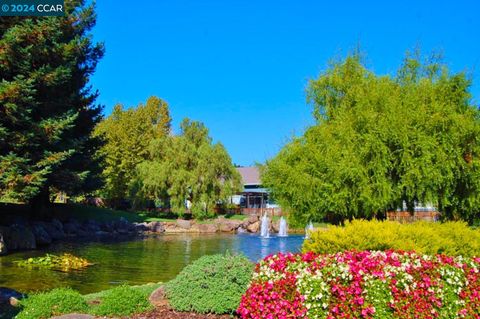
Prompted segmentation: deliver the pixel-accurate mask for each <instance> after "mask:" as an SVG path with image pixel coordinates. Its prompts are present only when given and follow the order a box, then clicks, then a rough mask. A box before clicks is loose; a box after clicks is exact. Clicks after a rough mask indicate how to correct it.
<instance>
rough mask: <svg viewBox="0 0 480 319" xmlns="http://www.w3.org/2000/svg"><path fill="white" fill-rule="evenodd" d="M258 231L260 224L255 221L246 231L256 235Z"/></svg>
mask: <svg viewBox="0 0 480 319" xmlns="http://www.w3.org/2000/svg"><path fill="white" fill-rule="evenodd" d="M259 229H260V222H259V221H256V222H254V223H253V224H250V225H248V226H247V230H248V231H249V232H251V233H256V232H258V230H259Z"/></svg>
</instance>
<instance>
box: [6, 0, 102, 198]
mask: <svg viewBox="0 0 480 319" xmlns="http://www.w3.org/2000/svg"><path fill="white" fill-rule="evenodd" d="M65 9H66V14H65V16H64V17H2V18H0V79H1V80H0V201H15V202H30V203H32V204H33V206H34V207H37V206H38V205H41V206H44V205H46V204H48V203H49V197H50V194H51V192H52V191H63V192H66V193H67V194H76V193H81V192H88V191H91V190H93V189H95V188H97V187H98V186H99V181H100V180H99V179H98V172H99V165H98V160H96V159H95V152H96V150H97V149H98V147H99V146H100V143H101V140H100V139H99V138H98V137H97V138H93V137H92V134H91V133H92V130H93V128H94V127H95V125H96V124H97V123H98V122H99V120H100V118H101V107H100V106H98V105H96V104H95V99H96V97H97V93H96V92H94V91H92V89H91V87H90V86H89V84H88V82H89V78H90V76H91V75H92V73H93V72H94V70H95V67H96V65H97V62H98V61H99V59H100V58H101V57H102V56H103V53H104V48H103V44H101V43H94V42H93V40H92V36H91V34H90V33H89V32H90V30H91V29H92V27H93V26H94V25H95V22H96V15H95V11H94V4H90V5H88V6H87V5H85V3H84V1H83V0H66V1H65Z"/></svg>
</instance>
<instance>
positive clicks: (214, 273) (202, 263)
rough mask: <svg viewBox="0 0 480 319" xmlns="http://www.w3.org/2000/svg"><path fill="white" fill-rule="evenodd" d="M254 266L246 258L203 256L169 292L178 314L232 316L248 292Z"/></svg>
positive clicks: (174, 281) (177, 280) (176, 279)
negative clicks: (197, 313) (241, 298)
mask: <svg viewBox="0 0 480 319" xmlns="http://www.w3.org/2000/svg"><path fill="white" fill-rule="evenodd" d="M252 269H253V266H252V264H251V262H250V261H249V260H248V259H247V258H245V257H243V256H232V255H229V254H226V255H212V256H204V257H201V258H200V259H198V260H196V261H195V262H193V263H192V264H190V265H188V266H187V267H185V268H184V269H183V270H182V272H181V273H180V274H179V275H178V276H177V277H176V278H175V279H174V280H172V281H170V282H169V283H167V285H166V292H167V296H168V300H169V302H170V305H171V306H172V307H173V308H174V309H175V310H178V311H195V312H199V313H216V314H223V313H233V312H234V311H235V309H237V307H238V304H239V302H240V297H241V296H242V294H243V293H244V292H245V290H246V289H247V286H248V283H249V281H250V278H251V275H252Z"/></svg>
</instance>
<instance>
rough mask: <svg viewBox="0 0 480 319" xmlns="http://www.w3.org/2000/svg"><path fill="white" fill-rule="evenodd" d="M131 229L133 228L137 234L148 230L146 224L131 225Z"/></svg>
mask: <svg viewBox="0 0 480 319" xmlns="http://www.w3.org/2000/svg"><path fill="white" fill-rule="evenodd" d="M133 227H135V230H136V231H137V232H146V231H149V230H150V228H149V227H148V224H147V223H133ZM162 227H163V226H162Z"/></svg>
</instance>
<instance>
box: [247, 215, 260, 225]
mask: <svg viewBox="0 0 480 319" xmlns="http://www.w3.org/2000/svg"><path fill="white" fill-rule="evenodd" d="M247 222H248V223H249V224H253V223H255V222H258V216H257V215H250V216H249V217H248V218H247Z"/></svg>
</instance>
